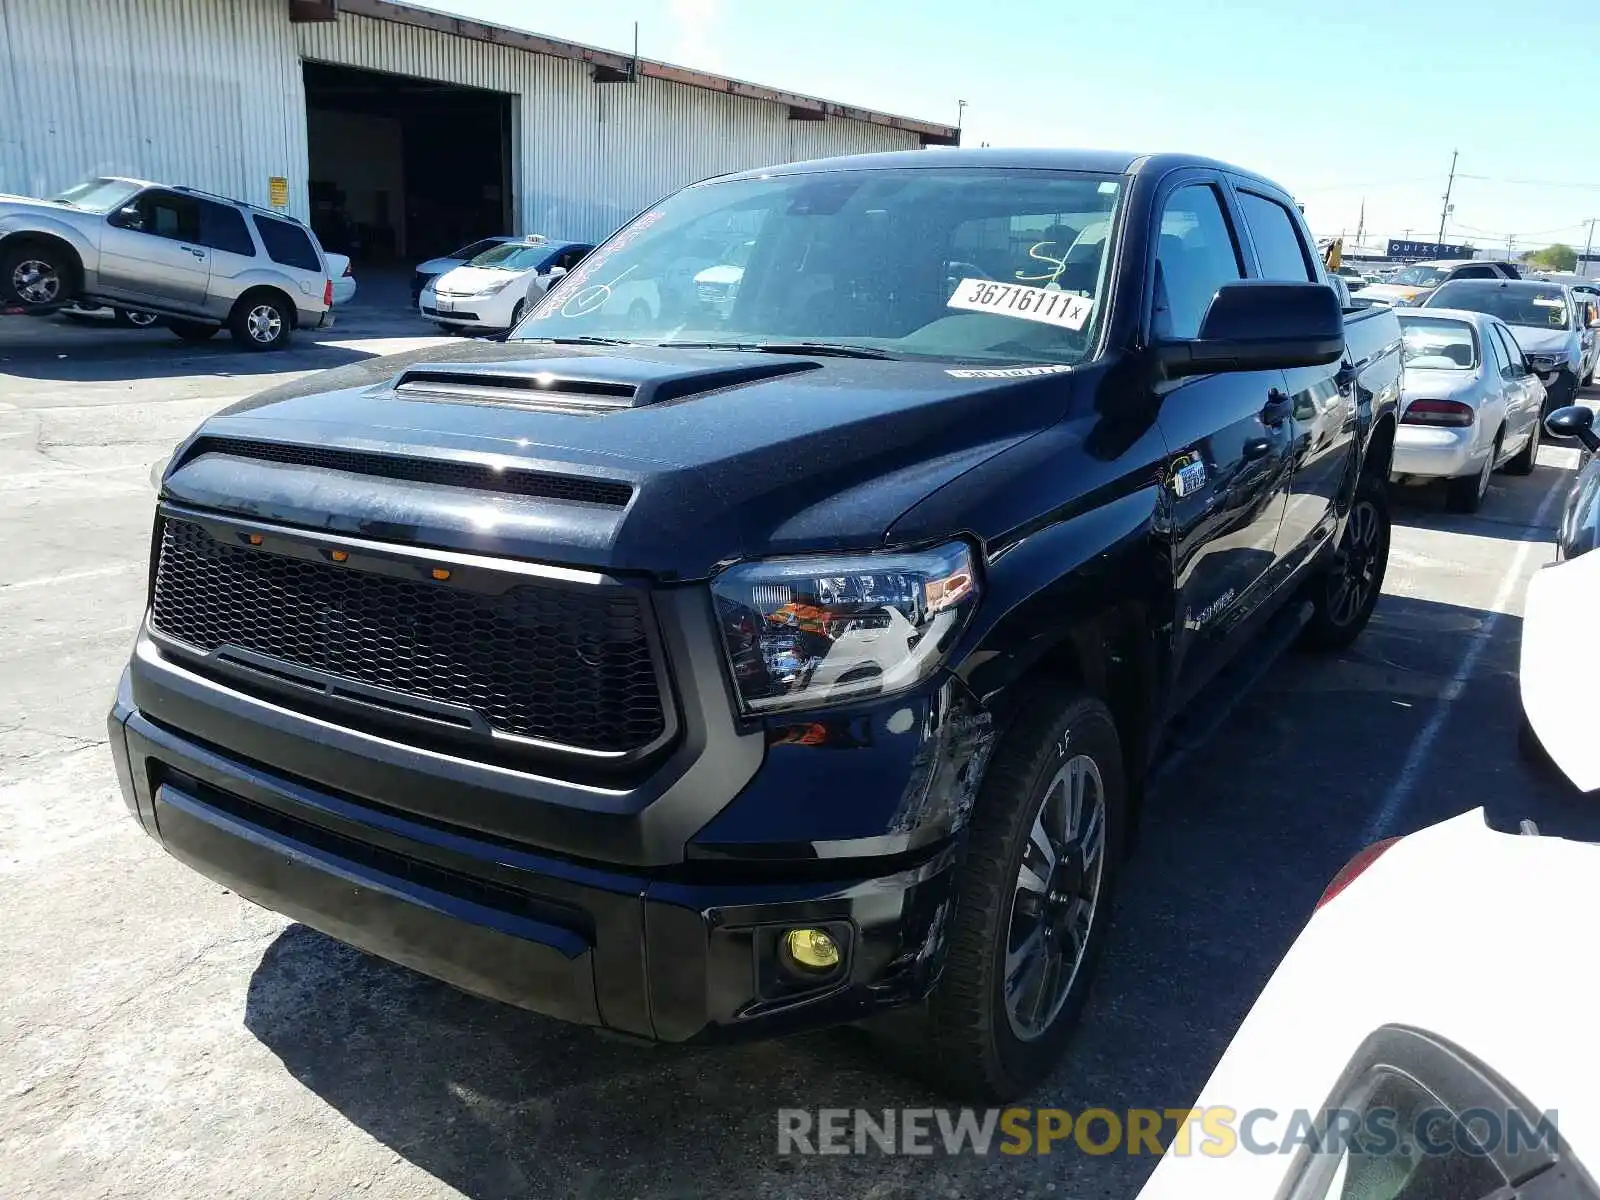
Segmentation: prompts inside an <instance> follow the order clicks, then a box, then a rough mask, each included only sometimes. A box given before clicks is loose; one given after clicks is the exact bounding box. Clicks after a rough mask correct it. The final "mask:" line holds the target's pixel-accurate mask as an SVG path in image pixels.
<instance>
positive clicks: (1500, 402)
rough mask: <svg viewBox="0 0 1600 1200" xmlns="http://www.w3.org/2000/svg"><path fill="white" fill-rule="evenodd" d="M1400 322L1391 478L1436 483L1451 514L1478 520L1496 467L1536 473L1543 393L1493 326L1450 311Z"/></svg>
mask: <svg viewBox="0 0 1600 1200" xmlns="http://www.w3.org/2000/svg"><path fill="white" fill-rule="evenodd" d="M1397 315H1398V316H1399V318H1400V328H1401V330H1402V332H1403V333H1404V335H1405V341H1404V344H1403V359H1404V363H1405V378H1404V380H1403V386H1404V389H1405V390H1404V392H1403V393H1402V394H1401V397H1400V429H1399V432H1398V433H1397V435H1396V437H1395V444H1394V465H1393V467H1392V468H1391V470H1392V472H1393V476H1394V478H1395V479H1396V480H1398V481H1400V482H1402V483H1422V482H1426V481H1429V480H1434V479H1443V480H1445V481H1446V483H1445V487H1446V489H1447V491H1446V500H1447V503H1448V504H1449V507H1450V509H1451V511H1452V512H1467V513H1470V512H1477V511H1478V507H1479V506H1480V505H1481V504H1482V503H1483V497H1484V495H1485V494H1486V493H1487V492H1488V490H1489V476H1490V474H1491V473H1492V472H1493V471H1494V470H1495V469H1496V468H1497V467H1501V466H1503V467H1504V468H1505V469H1506V471H1507V472H1509V473H1510V474H1513V475H1526V474H1527V473H1528V472H1530V471H1532V470H1533V459H1534V455H1535V454H1536V453H1537V452H1538V449H1539V432H1540V425H1539V412H1540V410H1541V408H1542V407H1543V405H1544V384H1542V383H1540V382H1539V377H1538V376H1537V375H1535V374H1534V373H1533V369H1532V368H1531V367H1530V366H1529V365H1528V361H1527V359H1526V358H1525V357H1524V356H1523V353H1522V351H1521V350H1520V349H1518V347H1517V343H1516V339H1514V338H1513V337H1512V336H1511V331H1510V330H1509V329H1508V328H1506V325H1505V322H1503V321H1501V320H1500V319H1499V318H1498V317H1493V316H1490V315H1489V314H1487V313H1480V312H1468V311H1466V310H1464V309H1455V308H1424V309H1411V310H1401V311H1400V312H1399V313H1398V314H1397Z"/></svg>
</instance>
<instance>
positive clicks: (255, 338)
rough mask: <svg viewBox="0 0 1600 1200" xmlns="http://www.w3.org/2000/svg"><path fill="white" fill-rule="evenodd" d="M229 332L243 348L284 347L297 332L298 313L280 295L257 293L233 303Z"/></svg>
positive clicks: (271, 348)
mask: <svg viewBox="0 0 1600 1200" xmlns="http://www.w3.org/2000/svg"><path fill="white" fill-rule="evenodd" d="M228 331H229V332H230V333H232V334H233V341H234V345H236V346H238V347H239V348H240V349H243V350H282V349H283V348H284V347H286V346H288V344H289V339H290V338H291V337H292V336H293V333H294V314H293V313H291V312H290V311H289V307H288V305H287V304H285V303H284V301H283V298H282V297H280V296H276V295H272V294H268V293H261V292H257V293H255V294H254V295H248V296H245V297H244V298H243V299H242V300H240V301H239V303H238V304H235V305H234V306H233V315H232V316H230V317H229V318H228Z"/></svg>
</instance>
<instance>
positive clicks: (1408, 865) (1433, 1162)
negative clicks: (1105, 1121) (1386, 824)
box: [1139, 809, 1600, 1200]
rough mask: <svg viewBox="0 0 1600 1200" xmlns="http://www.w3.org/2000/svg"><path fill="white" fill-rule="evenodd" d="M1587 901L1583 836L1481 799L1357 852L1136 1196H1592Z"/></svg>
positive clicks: (1594, 1146) (1597, 1040)
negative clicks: (1513, 829) (1495, 825)
mask: <svg viewBox="0 0 1600 1200" xmlns="http://www.w3.org/2000/svg"><path fill="white" fill-rule="evenodd" d="M1597 903H1600V846H1597V845H1593V844H1591V843H1588V842H1579V841H1569V840H1565V839H1562V838H1556V837H1546V836H1541V835H1539V834H1538V832H1537V831H1536V830H1535V829H1533V828H1532V827H1531V826H1530V825H1528V824H1527V823H1524V825H1523V832H1522V833H1521V834H1517V833H1507V832H1500V831H1497V830H1495V829H1492V828H1490V827H1489V825H1488V824H1487V822H1486V821H1485V818H1484V813H1483V810H1482V809H1477V810H1474V811H1472V812H1466V813H1463V814H1461V815H1460V816H1458V817H1453V818H1451V819H1450V820H1448V821H1444V822H1442V823H1440V824H1438V825H1434V826H1432V827H1430V828H1428V829H1423V830H1421V831H1419V832H1417V833H1413V834H1411V835H1409V836H1408V837H1404V838H1399V839H1391V840H1389V841H1387V842H1380V843H1377V844H1376V845H1374V846H1371V847H1368V848H1367V849H1366V850H1364V851H1362V852H1361V854H1359V855H1358V856H1357V857H1356V858H1355V859H1354V860H1352V862H1351V863H1350V864H1349V865H1348V866H1347V867H1346V868H1345V869H1344V870H1343V871H1342V872H1340V875H1339V877H1338V878H1336V879H1335V880H1334V882H1333V884H1332V885H1331V886H1330V887H1329V889H1328V892H1326V893H1324V896H1323V900H1322V902H1321V903H1320V904H1319V906H1318V908H1317V911H1316V912H1315V913H1314V914H1313V915H1312V917H1311V920H1310V922H1309V923H1308V924H1307V925H1306V927H1305V929H1304V930H1303V931H1302V932H1301V934H1300V936H1299V938H1297V939H1296V941H1295V943H1294V945H1293V946H1291V947H1290V948H1289V953H1288V954H1287V955H1286V956H1285V957H1284V960H1283V962H1282V963H1281V964H1280V965H1279V967H1278V969H1277V971H1276V972H1275V973H1274V974H1273V976H1272V978H1271V979H1270V980H1268V981H1267V986H1266V987H1265V989H1263V991H1262V993H1261V995H1260V997H1259V998H1258V999H1257V1000H1256V1003H1255V1006H1254V1007H1253V1008H1252V1009H1251V1010H1250V1013H1249V1015H1248V1016H1246V1017H1245V1019H1244V1023H1243V1024H1242V1025H1241V1026H1240V1027H1239V1031H1238V1032H1237V1033H1236V1034H1235V1035H1234V1038H1233V1041H1232V1043H1231V1044H1230V1045H1229V1046H1228V1049H1227V1051H1226V1052H1225V1053H1224V1054H1223V1056H1222V1059H1221V1061H1220V1062H1218V1064H1217V1068H1216V1070H1215V1071H1214V1072H1212V1075H1211V1078H1210V1080H1209V1081H1208V1082H1207V1083H1206V1085H1205V1086H1204V1087H1203V1088H1202V1089H1201V1091H1200V1095H1199V1097H1198V1099H1197V1100H1196V1101H1195V1104H1194V1109H1196V1110H1198V1111H1196V1112H1195V1113H1194V1116H1193V1118H1192V1122H1191V1123H1190V1136H1189V1137H1186V1138H1183V1139H1179V1138H1178V1137H1176V1136H1173V1134H1174V1131H1173V1130H1172V1128H1171V1127H1170V1125H1169V1127H1168V1129H1167V1130H1166V1131H1165V1132H1166V1133H1167V1134H1168V1139H1169V1144H1168V1145H1167V1151H1166V1154H1165V1155H1164V1156H1163V1158H1162V1159H1161V1162H1160V1163H1159V1164H1158V1165H1157V1167H1156V1170H1155V1173H1154V1174H1153V1175H1151V1177H1150V1180H1149V1182H1148V1183H1147V1184H1146V1186H1145V1188H1144V1190H1143V1191H1142V1192H1140V1194H1139V1195H1140V1200H1491V1198H1492V1200H1514V1198H1515V1197H1524V1198H1526V1200H1532V1198H1533V1197H1535V1196H1540V1197H1551V1198H1552V1200H1553V1198H1556V1197H1561V1198H1571V1200H1595V1197H1596V1196H1597V1195H1600V1192H1597V1191H1596V1189H1595V1183H1594V1177H1593V1172H1594V1170H1595V1168H1596V1166H1597V1165H1600V1090H1597V1089H1596V1088H1595V1086H1594V1081H1595V1080H1596V1079H1600V1027H1597V1025H1596V1023H1595V1019H1594V963H1593V959H1592V958H1591V956H1590V953H1589V949H1590V947H1591V945H1592V942H1591V940H1590V939H1591V937H1592V933H1591V928H1592V926H1591V914H1592V913H1593V912H1594V911H1595V907H1596V905H1597ZM1169 1103H1170V1102H1169ZM1536 1184H1537V1186H1535V1185H1536Z"/></svg>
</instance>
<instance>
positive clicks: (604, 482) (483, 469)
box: [188, 438, 633, 508]
mask: <svg viewBox="0 0 1600 1200" xmlns="http://www.w3.org/2000/svg"><path fill="white" fill-rule="evenodd" d="M201 454H233V455H237V456H238V457H240V458H256V459H261V460H264V461H266V462H280V463H296V464H299V465H300V466H307V467H327V468H328V469H329V470H332V471H350V472H352V473H354V474H357V475H378V476H382V477H383V478H385V479H408V480H411V481H412V482H415V483H435V484H440V485H442V486H444V487H464V488H475V489H477V490H478V491H483V492H507V493H509V494H511V495H513V496H536V497H540V498H543V499H547V500H577V501H580V502H582V503H585V504H604V505H606V506H607V507H609V508H621V507H623V506H624V505H626V504H627V503H628V501H629V500H631V499H633V485H632V484H629V483H623V482H620V481H618V480H615V479H588V478H585V477H583V476H579V475H553V474H550V473H549V472H547V471H523V470H518V469H517V468H515V467H511V468H507V469H506V470H503V471H497V470H495V469H494V468H493V467H490V466H487V465H485V464H483V463H470V462H450V461H447V460H444V459H436V458H406V457H403V456H401V455H398V454H373V453H371V452H369V451H364V450H334V449H329V448H328V447H325V446H291V445H286V444H282V443H279V442H258V441H250V440H248V439H244V438H205V439H203V440H202V441H201V442H200V443H199V444H198V445H196V446H195V448H194V449H193V450H192V451H191V452H190V453H189V456H188V457H189V460H190V461H192V460H193V459H194V458H196V457H198V456H199V455H201Z"/></svg>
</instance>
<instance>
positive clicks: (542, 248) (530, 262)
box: [467, 242, 550, 271]
mask: <svg viewBox="0 0 1600 1200" xmlns="http://www.w3.org/2000/svg"><path fill="white" fill-rule="evenodd" d="M549 253H550V247H549V246H546V245H543V244H540V245H537V246H529V245H527V244H526V243H524V242H505V243H502V244H501V245H498V246H496V247H494V249H492V250H485V251H484V252H483V253H482V254H475V255H473V256H472V257H471V258H469V259H468V260H467V266H469V267H489V268H491V269H492V270H496V271H526V270H528V269H530V268H532V267H537V266H538V265H539V264H540V263H542V262H543V261H544V260H545V257H546V256H547V255H548V254H549Z"/></svg>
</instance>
